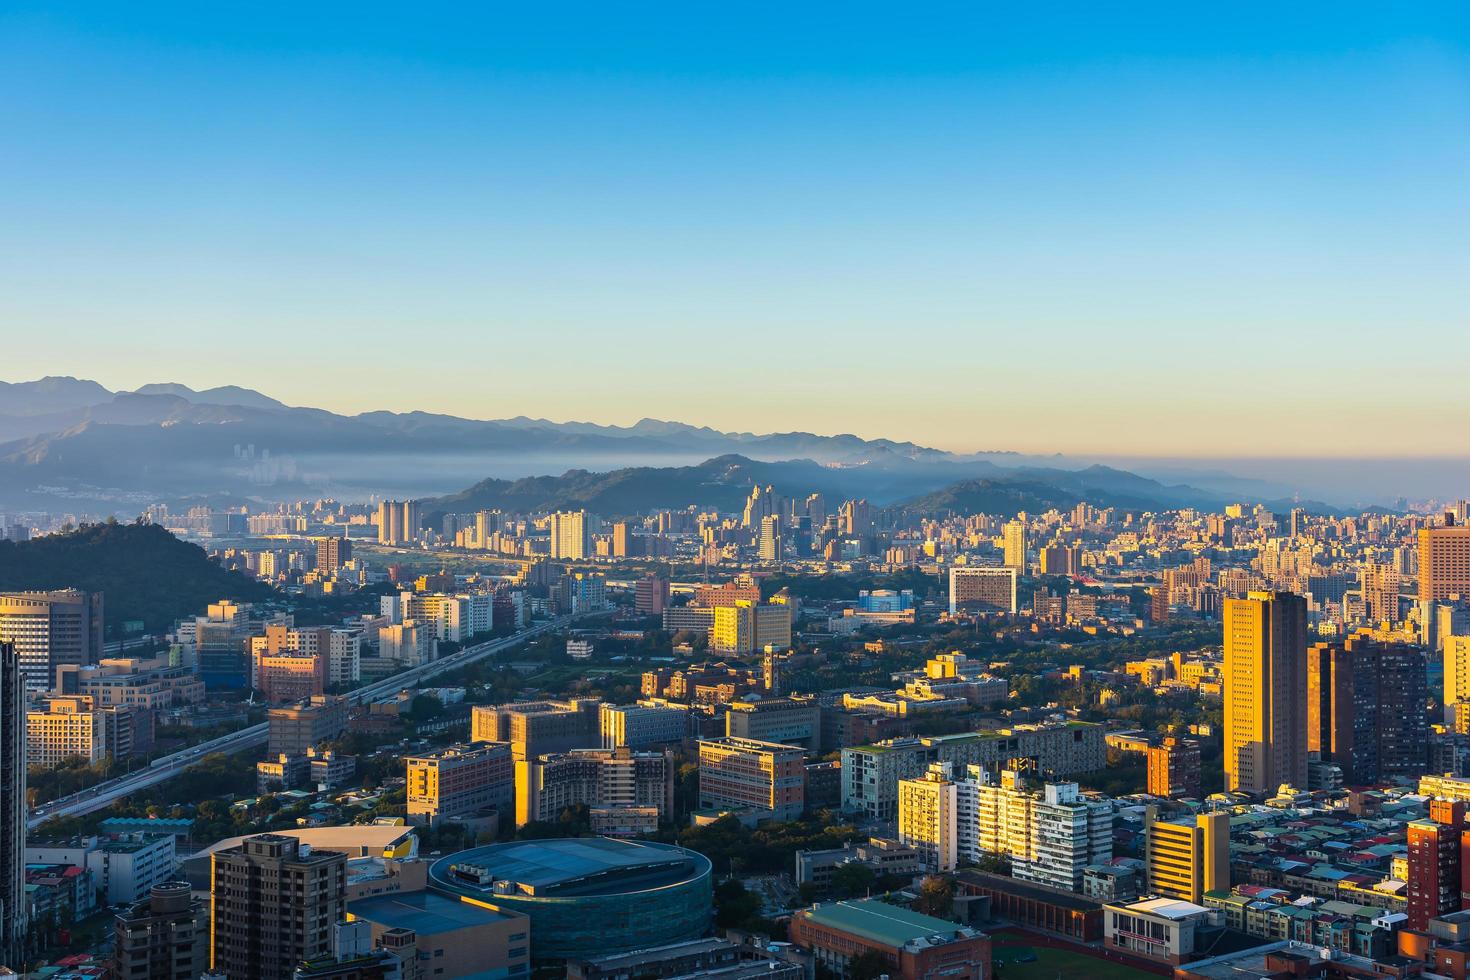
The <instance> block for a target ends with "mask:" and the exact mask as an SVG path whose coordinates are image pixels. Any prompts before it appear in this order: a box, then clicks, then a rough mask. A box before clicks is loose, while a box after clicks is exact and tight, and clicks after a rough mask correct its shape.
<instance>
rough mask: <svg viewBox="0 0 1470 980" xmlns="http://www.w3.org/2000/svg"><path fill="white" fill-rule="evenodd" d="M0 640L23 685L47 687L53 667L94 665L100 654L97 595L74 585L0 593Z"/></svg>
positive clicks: (53, 678)
mask: <svg viewBox="0 0 1470 980" xmlns="http://www.w3.org/2000/svg"><path fill="white" fill-rule="evenodd" d="M0 641H5V642H9V643H13V644H14V645H15V652H16V655H17V656H19V657H20V669H21V673H23V674H24V675H25V680H26V689H27V690H29V691H31V692H32V693H40V692H42V691H49V690H51V688H52V687H53V686H54V685H55V684H56V669H57V668H58V667H61V666H63V665H71V664H95V663H96V662H97V660H98V658H99V657H100V656H101V655H102V594H101V593H100V592H94V593H89V592H79V591H77V590H76V589H61V590H58V591H55V592H7V593H3V594H0Z"/></svg>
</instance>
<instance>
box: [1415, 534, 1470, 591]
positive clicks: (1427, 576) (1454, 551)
mask: <svg viewBox="0 0 1470 980" xmlns="http://www.w3.org/2000/svg"><path fill="white" fill-rule="evenodd" d="M1453 596H1470V524H1463V523H1450V524H1447V525H1445V526H1443V527H1426V528H1421V529H1420V531H1419V599H1420V601H1421V602H1423V601H1435V600H1441V599H1449V598H1452V597H1453Z"/></svg>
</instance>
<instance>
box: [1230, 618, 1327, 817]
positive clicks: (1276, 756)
mask: <svg viewBox="0 0 1470 980" xmlns="http://www.w3.org/2000/svg"><path fill="white" fill-rule="evenodd" d="M1224 674H1225V677H1224V680H1225V775H1226V785H1227V786H1228V788H1230V789H1232V790H1240V791H1242V792H1247V793H1263V792H1267V791H1271V790H1275V789H1276V788H1277V787H1278V786H1280V785H1281V784H1283V783H1289V784H1290V785H1292V786H1295V787H1305V786H1306V784H1307V731H1306V724H1305V721H1306V717H1307V603H1306V600H1305V599H1304V598H1302V597H1301V596H1299V595H1294V594H1292V593H1290V592H1252V593H1250V594H1249V595H1248V596H1247V597H1246V598H1244V599H1228V600H1226V602H1225V671H1224Z"/></svg>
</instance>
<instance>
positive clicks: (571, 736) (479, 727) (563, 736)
mask: <svg viewBox="0 0 1470 980" xmlns="http://www.w3.org/2000/svg"><path fill="white" fill-rule="evenodd" d="M601 707H602V702H600V701H598V700H597V699H596V698H573V699H571V700H570V701H519V702H514V703H511V704H477V705H475V707H474V709H473V710H472V711H471V713H470V740H471V741H473V742H506V743H508V744H509V745H510V751H511V757H512V758H513V759H515V761H517V762H521V761H524V760H526V759H534V758H535V757H536V756H538V755H547V754H549V753H552V752H569V751H571V750H572V749H593V748H598V747H600V746H601V744H602V737H601V730H600V724H599V720H600V718H601V713H600V709H601Z"/></svg>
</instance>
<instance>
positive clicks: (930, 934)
mask: <svg viewBox="0 0 1470 980" xmlns="http://www.w3.org/2000/svg"><path fill="white" fill-rule="evenodd" d="M790 933H791V941H792V942H794V943H796V944H797V945H798V946H802V947H804V948H806V949H809V950H811V951H812V956H813V958H814V959H815V960H816V962H817V963H819V964H821V965H822V967H823V968H824V969H825V970H827V971H829V972H830V973H831V974H833V975H836V976H839V977H844V976H848V967H849V965H851V964H852V963H853V961H854V960H856V959H858V958H859V957H862V956H865V955H869V954H872V955H873V956H876V957H877V958H878V959H881V960H882V961H883V962H884V963H885V964H887V966H888V972H889V975H890V976H894V977H903V978H906V980H907V978H920V977H944V978H946V980H987V978H988V977H990V976H991V949H990V938H989V937H988V936H986V935H984V934H983V933H981V932H977V931H976V930H974V929H970V928H968V927H966V926H960V925H956V924H955V923H954V922H951V921H949V920H947V919H937V918H934V917H933V916H928V915H921V914H920V913H918V912H912V911H909V910H908V909H906V908H903V907H902V906H898V905H891V904H888V903H886V902H884V901H882V900H881V899H876V898H872V899H864V900H861V901H852V902H832V903H830V904H827V905H817V906H813V907H812V908H807V909H802V910H800V911H799V912H797V913H796V914H795V915H793V916H792V918H791V924H790Z"/></svg>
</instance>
